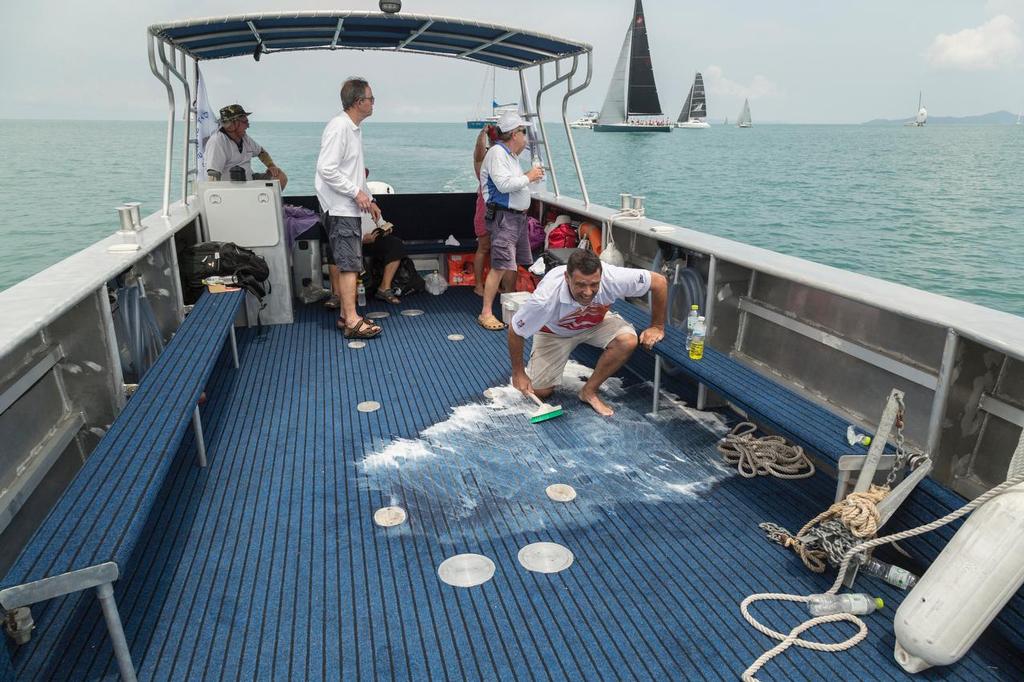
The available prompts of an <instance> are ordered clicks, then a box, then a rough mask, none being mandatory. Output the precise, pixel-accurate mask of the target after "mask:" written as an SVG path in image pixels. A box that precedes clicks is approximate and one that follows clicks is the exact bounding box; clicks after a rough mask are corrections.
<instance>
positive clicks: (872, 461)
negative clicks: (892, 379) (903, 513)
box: [853, 388, 903, 493]
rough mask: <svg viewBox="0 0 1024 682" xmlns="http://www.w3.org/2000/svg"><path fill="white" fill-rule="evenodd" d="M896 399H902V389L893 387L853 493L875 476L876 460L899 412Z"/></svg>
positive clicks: (863, 487) (865, 486) (879, 456)
mask: <svg viewBox="0 0 1024 682" xmlns="http://www.w3.org/2000/svg"><path fill="white" fill-rule="evenodd" d="M898 400H899V401H902V400H903V391H898V390H896V389H895V388H894V389H892V392H891V393H890V394H889V400H888V402H887V403H886V404H885V409H884V410H882V418H881V419H880V420H878V431H876V432H875V439H874V440H873V441H871V447H870V448H869V449H868V454H867V455H865V459H864V466H862V467H861V468H860V476H859V477H858V478H857V485H855V486H854V487H853V492H855V493H862V492H865V491H866V490H867V489H868V488H869V487H870V486H871V483H872V481H873V480H874V478H875V470H876V469H878V462H879V461H881V459H882V451H883V450H884V449H885V444H886V443H887V442H888V440H889V434H890V433H892V426H893V424H894V423H895V422H896V414H897V413H898V412H899V402H898Z"/></svg>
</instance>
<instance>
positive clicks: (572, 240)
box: [548, 223, 580, 249]
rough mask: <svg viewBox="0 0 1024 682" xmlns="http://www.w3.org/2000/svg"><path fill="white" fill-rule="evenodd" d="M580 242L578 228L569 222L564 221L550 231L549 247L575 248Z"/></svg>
mask: <svg viewBox="0 0 1024 682" xmlns="http://www.w3.org/2000/svg"><path fill="white" fill-rule="evenodd" d="M579 243H580V240H579V237H578V236H577V235H576V230H574V229H572V225H570V224H569V223H562V224H561V225H559V226H558V227H556V228H554V229H553V230H551V232H548V248H549V249H575V248H576V247H577V246H578V245H579Z"/></svg>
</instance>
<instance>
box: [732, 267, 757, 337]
mask: <svg viewBox="0 0 1024 682" xmlns="http://www.w3.org/2000/svg"><path fill="white" fill-rule="evenodd" d="M756 284H757V270H751V271H750V282H749V284H747V298H748V299H753V298H754V286H755V285H756ZM749 317H750V313H748V312H747V311H745V310H743V309H742V308H741V309H740V323H739V329H738V330H737V331H736V352H737V353H741V352H743V342H744V340H746V337H747V318H749Z"/></svg>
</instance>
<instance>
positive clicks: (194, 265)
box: [178, 242, 270, 309]
mask: <svg viewBox="0 0 1024 682" xmlns="http://www.w3.org/2000/svg"><path fill="white" fill-rule="evenodd" d="M178 267H179V269H180V270H181V279H182V284H183V285H184V290H185V293H186V296H185V298H186V302H189V299H191V301H192V302H194V301H195V300H197V299H198V298H199V294H200V293H201V292H202V290H203V280H204V279H206V278H207V277H210V276H212V275H223V276H233V277H234V278H235V279H236V281H237V282H238V286H239V287H241V288H242V289H245V290H246V291H248V292H249V293H251V294H252V295H253V296H255V297H256V298H258V299H259V300H260V303H261V306H260V308H261V309H262V307H263V305H262V304H263V299H264V298H265V297H266V295H267V294H269V293H270V282H268V281H267V278H268V277H270V268H268V267H267V261H265V260H264V259H263V257H262V256H257V255H256V253H255V252H254V251H252V250H250V249H247V248H245V247H242V246H238V245H237V244H234V243H232V242H202V243H200V244H194V245H192V246H187V247H185V248H184V249H182V251H181V253H180V254H178Z"/></svg>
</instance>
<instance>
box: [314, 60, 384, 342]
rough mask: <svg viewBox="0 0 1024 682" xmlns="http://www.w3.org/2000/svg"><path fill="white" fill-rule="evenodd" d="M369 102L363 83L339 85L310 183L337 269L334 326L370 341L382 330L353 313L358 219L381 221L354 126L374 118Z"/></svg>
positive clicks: (359, 260) (359, 256)
mask: <svg viewBox="0 0 1024 682" xmlns="http://www.w3.org/2000/svg"><path fill="white" fill-rule="evenodd" d="M374 102H375V99H374V96H373V90H371V89H370V84H369V83H367V82H366V81H365V80H364V79H362V78H349V79H348V80H346V81H345V82H344V83H342V85H341V106H342V109H343V111H342V112H341V113H340V114H338V115H337V116H335V117H334V118H332V119H331V120H330V121H329V122H328V123H327V127H325V128H324V133H323V136H322V137H321V138H320V156H319V158H317V161H316V178H315V180H314V182H313V186H314V188H315V189H316V196H317V198H318V199H319V200H320V208H321V209H322V210H323V212H324V222H325V224H324V228H325V229H326V230H327V236H328V239H329V240H330V245H331V254H332V255H333V257H334V262H335V266H336V267H335V268H334V269H332V271H331V283H332V285H333V287H334V289H335V291H337V292H339V295H340V298H341V308H340V310H339V313H340V316H339V317H338V320H337V322H336V323H335V324H336V326H337V327H338V329H340V330H342V331H343V332H344V333H345V337H346V338H350V339H370V338H373V337H375V336H377V335H378V334H380V333H381V331H382V329H381V327H380V325H378V324H375V323H374V322H372V321H370V320H368V319H365V318H362V317H360V316H359V313H358V312H357V311H356V279H357V278H358V276H359V273H360V272H362V271H363V235H362V215H363V213H369V214H370V216H371V217H372V218H373V221H374V222H378V221H379V220H380V209H379V208H378V207H377V204H376V202H374V199H373V195H372V194H370V190H369V188H368V187H367V186H366V164H365V162H364V161H363V133H362V130H361V129H360V127H359V124H361V123H362V122H363V121H364V120H365V119H366V118H368V117H370V116H371V115H373V105H374Z"/></svg>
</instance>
